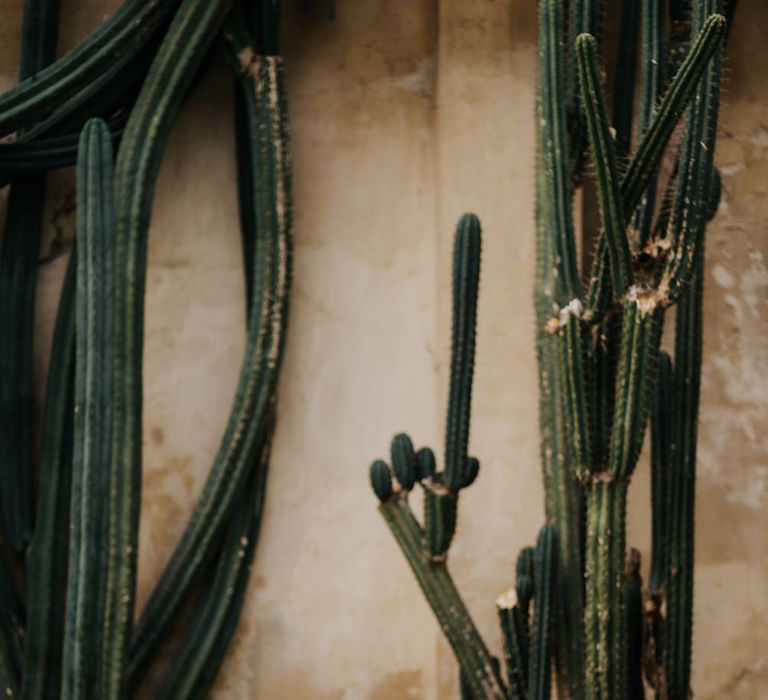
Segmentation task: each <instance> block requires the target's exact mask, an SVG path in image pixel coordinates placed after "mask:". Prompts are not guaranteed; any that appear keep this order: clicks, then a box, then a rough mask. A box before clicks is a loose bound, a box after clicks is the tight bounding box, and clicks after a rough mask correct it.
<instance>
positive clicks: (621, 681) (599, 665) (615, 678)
mask: <svg viewBox="0 0 768 700" xmlns="http://www.w3.org/2000/svg"><path fill="white" fill-rule="evenodd" d="M626 496H627V485H626V483H622V482H612V481H610V480H607V479H596V480H595V481H594V482H593V483H591V484H590V485H589V487H588V489H587V532H586V587H587V599H586V606H585V613H584V628H585V635H586V636H585V643H586V669H585V671H586V691H587V698H588V699H589V700H626V697H627V695H626V694H627V680H626V678H627V675H626V674H627V641H626V640H627V637H626V620H625V616H624V557H625V536H626V535H625V513H626Z"/></svg>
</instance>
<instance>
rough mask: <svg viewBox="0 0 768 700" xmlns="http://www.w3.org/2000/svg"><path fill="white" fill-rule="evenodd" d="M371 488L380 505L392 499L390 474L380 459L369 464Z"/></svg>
mask: <svg viewBox="0 0 768 700" xmlns="http://www.w3.org/2000/svg"><path fill="white" fill-rule="evenodd" d="M371 488H372V489H373V492H374V493H375V494H376V497H377V498H378V499H379V500H380V501H381V502H382V503H386V502H387V501H388V500H389V499H390V498H392V493H393V491H392V474H391V473H390V471H389V467H388V466H387V463H386V462H384V461H382V460H380V459H377V460H376V461H375V462H373V464H371Z"/></svg>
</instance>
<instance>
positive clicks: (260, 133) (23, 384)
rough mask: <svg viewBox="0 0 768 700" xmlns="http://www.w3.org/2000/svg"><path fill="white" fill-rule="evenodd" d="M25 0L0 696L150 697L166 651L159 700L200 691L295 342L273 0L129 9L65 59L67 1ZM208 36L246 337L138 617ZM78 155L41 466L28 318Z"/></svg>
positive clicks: (3, 495)
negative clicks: (165, 258)
mask: <svg viewBox="0 0 768 700" xmlns="http://www.w3.org/2000/svg"><path fill="white" fill-rule="evenodd" d="M24 5H25V6H24V21H23V28H22V31H23V37H22V38H23V41H22V60H21V66H22V69H21V78H22V81H21V82H20V83H19V85H18V86H16V87H15V88H13V89H11V90H9V91H8V92H6V93H5V94H3V95H0V135H2V136H8V135H10V134H13V136H12V138H8V139H5V140H4V141H3V143H2V144H0V184H2V185H5V184H10V195H9V206H8V215H7V216H6V221H5V233H4V235H3V240H2V251H0V287H2V290H3V293H2V295H0V297H1V298H0V337H2V339H3V341H2V345H0V396H1V399H2V402H3V403H2V421H0V448H1V449H2V452H3V459H2V460H1V461H0V521H2V532H3V535H4V537H3V538H2V539H3V540H4V542H5V543H7V545H8V546H7V547H6V545H5V544H3V546H2V547H0V690H1V691H2V694H3V695H4V696H7V697H22V698H25V700H43V698H53V697H56V698H59V697H61V698H80V699H84V698H107V699H109V698H113V699H115V700H117V699H121V698H126V697H129V696H134V697H135V696H141V697H146V693H147V692H148V690H147V689H146V688H142V689H141V690H140V686H141V684H142V683H143V682H144V680H145V678H146V677H147V675H148V672H149V671H150V666H151V665H152V664H153V662H154V661H155V660H156V659H157V657H158V655H159V654H160V653H161V652H162V653H163V654H164V661H163V668H164V669H165V671H164V673H161V674H160V675H159V676H158V674H157V673H155V672H153V673H154V675H155V676H156V677H158V678H160V680H159V681H158V680H156V681H155V682H156V683H159V690H157V697H162V698H189V697H203V696H205V695H206V694H207V692H208V690H209V689H210V687H211V686H212V684H213V682H214V680H215V677H216V674H217V671H218V669H219V667H220V666H221V662H222V660H223V657H224V654H225V652H226V649H227V646H228V644H229V642H230V640H231V638H232V636H233V634H234V630H235V627H236V624H237V619H238V617H239V614H240V611H241V609H242V605H243V601H244V596H245V590H246V586H247V583H248V578H249V571H250V565H251V562H252V560H253V556H254V551H255V546H256V541H257V538H258V532H259V524H260V521H261V514H262V511H263V500H264V495H265V489H266V478H267V471H268V466H269V447H270V444H271V437H272V432H273V425H274V404H275V392H276V387H277V379H278V376H279V372H280V366H281V359H282V354H283V346H284V342H285V330H286V323H287V314H288V298H289V292H290V284H291V249H292V241H291V206H290V202H291V165H290V156H289V141H288V130H287V117H286V104H285V86H284V82H285V78H284V74H283V70H282V62H281V59H280V56H279V55H278V22H279V9H280V7H279V2H277V0H259V1H258V2H255V3H247V2H244V1H243V0H235V1H234V2H233V0H154V1H153V2H144V0H126V1H125V2H124V4H123V5H122V6H121V7H120V8H119V9H118V10H117V11H116V12H115V13H114V14H113V15H112V16H111V17H110V18H109V19H108V20H107V21H106V22H105V23H104V24H102V25H101V26H100V27H99V28H98V29H97V30H96V31H95V32H93V33H92V34H91V35H90V36H88V37H87V38H86V39H85V40H83V41H82V42H81V43H80V44H79V45H77V46H76V47H75V48H74V49H72V50H71V51H70V52H69V53H67V54H65V55H64V56H63V57H62V58H61V59H59V60H58V61H55V62H51V61H52V59H53V56H54V55H55V45H56V36H57V33H58V2H56V1H51V0H26V1H25V3H24ZM217 38H221V39H222V41H221V45H222V46H223V47H224V50H225V53H226V56H227V59H228V62H229V64H230V66H231V68H232V74H233V77H234V82H235V91H236V95H237V104H236V109H235V112H236V124H235V128H236V134H237V170H238V195H239V205H240V220H241V229H242V243H243V254H244V261H245V264H244V270H245V280H246V291H247V300H246V303H247V309H248V320H247V324H248V338H247V346H246V351H245V356H244V359H243V364H242V368H241V373H240V380H239V384H238V388H237V393H236V397H235V401H234V403H233V406H232V410H231V414H230V417H229V421H228V424H227V428H226V430H225V432H224V435H223V438H222V441H221V446H220V448H219V451H218V453H217V456H216V458H215V460H214V462H213V464H212V466H211V469H210V471H209V474H208V477H207V480H206V483H205V485H204V488H203V492H202V494H201V496H200V498H199V500H198V502H197V503H196V505H195V508H194V511H193V514H192V517H191V518H190V521H189V524H188V525H187V527H186V529H185V531H184V533H183V535H182V537H181V539H180V541H179V543H178V545H177V547H176V550H175V551H174V553H173V555H172V556H171V559H170V561H169V562H168V564H167V566H166V568H165V570H164V571H163V573H162V575H161V578H160V580H159V581H158V582H157V584H156V586H155V588H154V590H153V591H152V593H151V595H150V597H149V600H148V602H147V604H146V606H145V609H144V611H143V613H142V615H141V616H140V617H139V619H138V621H137V623H136V624H135V625H134V616H135V610H134V608H135V590H136V562H137V552H138V528H139V517H140V513H139V506H140V502H141V474H142V462H141V445H142V439H141V437H142V422H141V405H142V397H141V389H142V381H141V377H142V359H143V351H142V344H143V325H144V318H143V313H144V304H143V298H144V288H145V275H146V255H147V238H148V229H149V218H150V213H151V208H152V200H153V195H154V186H155V180H156V177H157V173H158V169H159V165H160V160H161V158H162V154H163V150H164V147H165V144H166V141H167V137H168V133H169V131H170V129H171V126H172V123H173V121H174V118H175V116H176V114H177V112H178V110H179V108H180V105H181V102H182V100H183V99H184V97H185V95H186V94H187V93H188V92H189V90H190V89H191V87H192V85H193V82H194V80H195V77H196V75H198V73H199V71H200V70H201V67H202V64H203V60H204V58H205V57H206V55H207V54H208V49H209V48H210V47H211V46H212V45H214V43H215V42H216V40H217ZM75 164H76V165H77V183H76V184H77V235H76V240H75V252H74V253H73V254H72V255H71V257H70V262H69V266H68V269H67V273H66V278H65V281H64V286H63V291H62V295H61V299H60V302H59V310H58V316H57V321H56V329H55V334H54V341H53V350H52V354H51V362H50V370H49V378H48V386H47V393H46V400H45V418H44V424H43V430H42V449H41V457H40V460H39V464H33V460H32V455H33V453H34V450H32V449H31V447H32V445H31V430H30V425H31V391H30V386H31V370H32V366H31V348H32V338H33V323H32V322H33V314H32V311H33V309H34V303H33V301H34V290H35V268H36V265H37V257H38V250H39V245H40V235H41V228H42V223H41V222H42V219H41V212H42V209H43V207H42V203H43V201H44V197H45V177H46V171H48V170H51V169H56V168H61V167H65V166H69V165H75ZM33 472H36V474H37V480H36V481H37V493H36V494H34V493H33V488H32V485H33V480H32V478H31V475H32V474H33ZM192 601H196V602H197V604H196V605H195V606H193V607H190V603H191V602H192ZM180 633H181V634H180ZM172 636H173V638H174V641H173V644H172V645H170V644H167V643H168V642H169V640H170V639H171V637H172ZM168 649H171V653H170V654H167V653H166V652H167V650H168ZM168 662H170V663H168Z"/></svg>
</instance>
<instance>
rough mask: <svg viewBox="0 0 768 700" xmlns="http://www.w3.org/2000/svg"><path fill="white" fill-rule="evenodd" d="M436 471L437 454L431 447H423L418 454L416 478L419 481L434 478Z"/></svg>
mask: <svg viewBox="0 0 768 700" xmlns="http://www.w3.org/2000/svg"><path fill="white" fill-rule="evenodd" d="M436 469H437V465H436V462H435V453H434V452H433V451H432V450H431V449H430V448H429V447H422V448H421V449H420V450H419V451H418V452H417V453H416V476H417V478H418V480H419V481H424V479H429V477H431V476H434V475H435V471H436Z"/></svg>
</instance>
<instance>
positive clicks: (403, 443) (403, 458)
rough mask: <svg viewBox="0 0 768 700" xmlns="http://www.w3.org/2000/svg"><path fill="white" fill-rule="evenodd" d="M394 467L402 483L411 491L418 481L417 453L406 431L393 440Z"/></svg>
mask: <svg viewBox="0 0 768 700" xmlns="http://www.w3.org/2000/svg"><path fill="white" fill-rule="evenodd" d="M391 454H392V469H393V470H394V472H395V476H396V477H397V480H398V481H399V482H400V485H401V486H402V487H403V488H404V489H405V490H406V491H410V490H411V489H412V488H413V484H414V483H415V481H416V454H415V453H414V451H413V443H412V442H411V438H409V437H408V436H407V435H406V434H405V433H398V434H397V435H395V437H394V439H393V440H392V447H391Z"/></svg>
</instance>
